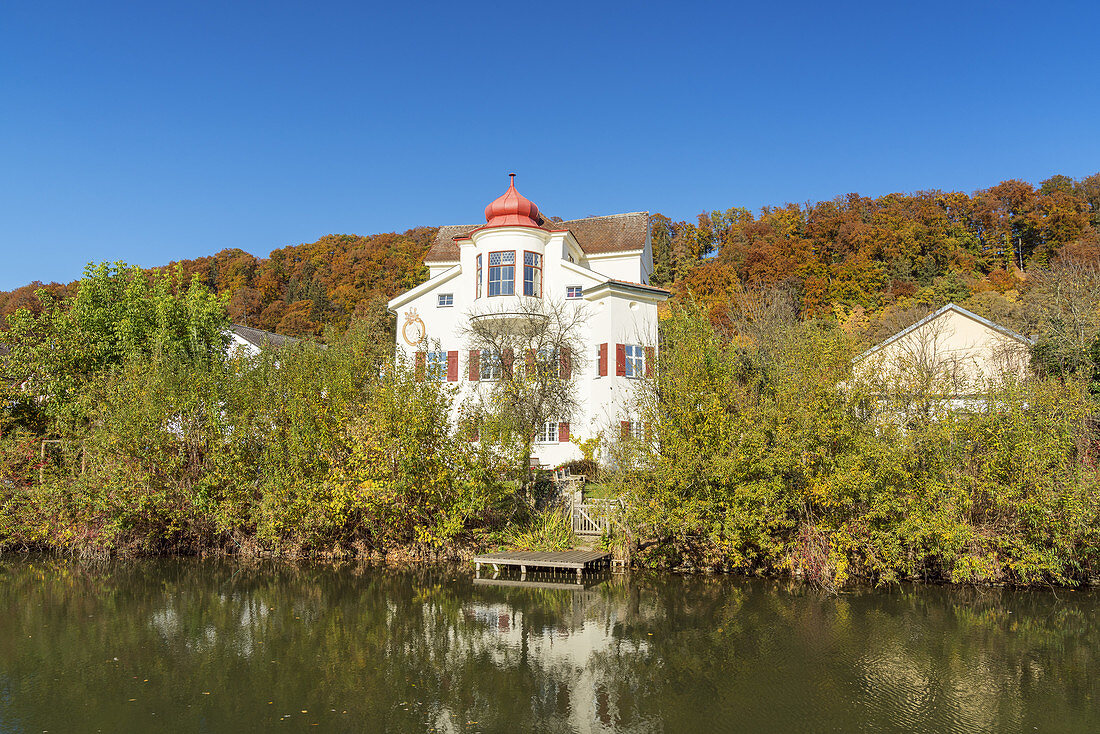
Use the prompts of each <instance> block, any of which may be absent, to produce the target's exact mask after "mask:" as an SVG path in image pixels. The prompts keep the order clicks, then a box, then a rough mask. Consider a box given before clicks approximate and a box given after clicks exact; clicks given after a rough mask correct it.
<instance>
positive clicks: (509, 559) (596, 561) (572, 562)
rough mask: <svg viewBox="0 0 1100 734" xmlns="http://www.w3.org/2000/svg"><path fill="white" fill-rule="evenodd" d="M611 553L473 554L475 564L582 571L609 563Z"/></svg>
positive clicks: (575, 551) (573, 551)
mask: <svg viewBox="0 0 1100 734" xmlns="http://www.w3.org/2000/svg"><path fill="white" fill-rule="evenodd" d="M610 559H611V554H610V553H607V552H604V551H584V550H570V551H555V552H550V553H548V552H542V551H498V552H496V553H486V554H483V555H479V556H474V563H475V564H476V565H477V566H481V565H492V566H522V567H531V568H562V569H569V570H574V571H578V572H581V571H584V570H586V569H589V568H593V567H598V566H601V565H603V564H604V563H605V562H607V563H610Z"/></svg>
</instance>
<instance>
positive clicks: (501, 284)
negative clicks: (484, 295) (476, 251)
mask: <svg viewBox="0 0 1100 734" xmlns="http://www.w3.org/2000/svg"><path fill="white" fill-rule="evenodd" d="M515 294H516V253H515V252H490V253H489V295H490V296H514V295H515Z"/></svg>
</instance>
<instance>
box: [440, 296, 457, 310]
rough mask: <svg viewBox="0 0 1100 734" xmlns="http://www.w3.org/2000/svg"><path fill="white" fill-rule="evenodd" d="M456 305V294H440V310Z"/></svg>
mask: <svg viewBox="0 0 1100 734" xmlns="http://www.w3.org/2000/svg"><path fill="white" fill-rule="evenodd" d="M453 305H455V294H454V293H440V294H439V308H448V307H450V306H453Z"/></svg>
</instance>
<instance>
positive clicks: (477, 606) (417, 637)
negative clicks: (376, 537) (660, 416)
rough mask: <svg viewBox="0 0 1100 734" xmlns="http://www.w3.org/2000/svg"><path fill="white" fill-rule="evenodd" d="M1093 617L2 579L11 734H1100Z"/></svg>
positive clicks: (936, 603)
mask: <svg viewBox="0 0 1100 734" xmlns="http://www.w3.org/2000/svg"><path fill="white" fill-rule="evenodd" d="M1097 604H1098V599H1097V597H1096V596H1095V595H1094V594H1072V595H1066V596H1063V597H1061V598H1056V597H1054V596H1053V595H1052V594H1049V593H1041V592H1028V593H1019V592H1002V591H986V592H979V591H974V590H957V589H945V588H937V587H919V588H912V587H905V588H903V589H901V590H895V591H891V592H888V593H884V592H876V591H870V590H867V591H856V592H854V593H851V594H845V595H842V596H840V597H832V596H828V595H823V594H820V593H818V592H815V591H812V590H810V589H808V588H806V587H803V586H798V585H788V584H780V583H775V582H767V581H744V580H735V579H730V578H722V577H717V578H700V577H695V578H681V577H674V576H649V575H635V576H633V577H632V578H630V579H629V580H628V579H626V578H624V577H613V578H612V579H611V580H609V581H608V582H607V583H605V584H602V585H600V586H597V587H594V588H592V589H589V590H587V591H585V590H581V591H577V592H573V591H563V590H550V589H531V588H507V587H474V586H473V585H472V584H471V581H470V579H469V574H468V573H465V572H455V571H448V570H447V569H431V570H414V571H403V572H394V571H386V570H377V569H376V570H370V569H364V568H356V567H347V568H342V569H334V568H331V567H295V566H283V565H278V566H255V567H250V566H246V565H240V564H221V563H210V562H203V563H200V562H194V561H187V560H183V561H163V562H161V561H158V562H145V563H127V564H104V565H95V566H84V565H80V564H76V563H66V562H57V561H51V560H37V561H32V562H12V561H7V562H0V619H2V620H3V628H4V632H5V634H3V635H0V689H2V690H3V691H4V692H5V695H4V696H3V697H0V730H22V729H26V730H32V729H35V728H37V729H38V730H41V729H49V730H51V731H65V730H71V729H73V728H76V729H80V730H85V729H89V730H95V729H96V728H102V729H103V730H104V731H108V730H116V731H138V730H140V731H169V730H171V731H176V730H187V731H200V730H219V731H238V730H239V731H261V730H263V731H266V730H268V729H270V728H272V727H273V726H275V724H276V722H277V721H278V719H279V718H280V717H282V716H283V715H285V714H288V713H292V714H293V716H292V717H291V721H290V723H289V724H287V723H284V724H283V726H287V727H288V728H291V726H292V725H293V724H297V725H299V726H301V725H303V724H304V723H312V722H313V721H317V722H319V723H320V724H321V726H322V727H324V730H327V731H363V730H368V731H370V730H379V731H395V732H405V731H409V732H413V731H417V732H419V731H425V730H429V729H431V728H432V727H433V726H435V727H437V728H440V729H442V730H447V729H452V730H456V731H466V730H480V731H603V730H610V729H615V730H618V731H641V732H648V731H662V730H663V731H670V732H672V731H719V730H729V729H731V728H732V729H735V730H743V731H792V730H807V729H811V730H828V729H836V730H851V729H853V728H857V726H858V727H861V728H864V729H870V730H886V731H894V730H898V731H906V730H912V731H918V730H949V729H960V730H971V731H981V730H991V729H1020V728H1023V729H1028V730H1030V728H1031V726H1033V725H1037V726H1039V728H1040V729H1043V728H1044V725H1045V724H1046V723H1047V722H1052V721H1058V722H1059V725H1060V726H1061V727H1063V728H1064V729H1066V730H1073V729H1077V730H1091V729H1095V725H1096V723H1097V722H1096V720H1095V719H1096V718H1097V716H1098V715H1097V714H1096V713H1094V710H1093V708H1094V707H1093V706H1092V705H1091V702H1092V700H1093V699H1095V698H1096V696H1097V694H1098V693H1100V690H1098V684H1097V683H1096V682H1095V680H1094V677H1092V676H1091V675H1090V670H1091V669H1093V668H1094V667H1095V665H1096V663H1097V660H1096V658H1097V656H1098V654H1100V653H1098V652H1097V651H1100V644H1098V643H1100V630H1098V625H1097V622H1096V621H1095V619H1096V615H1095V610H1096V607H1097ZM116 657H117V658H118V660H117V661H115V660H114V658H116ZM146 679H148V683H146V682H144V681H145V680H146ZM204 692H209V693H210V695H204ZM130 698H135V699H137V700H136V701H134V702H132V703H131V702H129V700H128V699H130ZM268 701H274V702H275V703H274V704H268V703H267V702H268ZM303 709H305V710H307V711H308V712H309V713H308V714H301V713H300V712H301V710H303ZM332 709H335V712H333V711H332ZM343 711H347V714H344V713H342V712H343ZM154 713H155V714H156V715H155V716H154V715H153V714H154ZM314 717H316V718H314ZM471 721H476V722H478V723H477V725H467V722H471Z"/></svg>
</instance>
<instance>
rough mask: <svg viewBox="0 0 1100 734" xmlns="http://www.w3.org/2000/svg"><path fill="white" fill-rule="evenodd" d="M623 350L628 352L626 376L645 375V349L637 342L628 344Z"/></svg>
mask: <svg viewBox="0 0 1100 734" xmlns="http://www.w3.org/2000/svg"><path fill="white" fill-rule="evenodd" d="M623 351H624V352H625V353H626V376H627V377H645V349H643V348H642V347H640V346H638V345H637V344H627V345H625V346H624V348H623Z"/></svg>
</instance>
